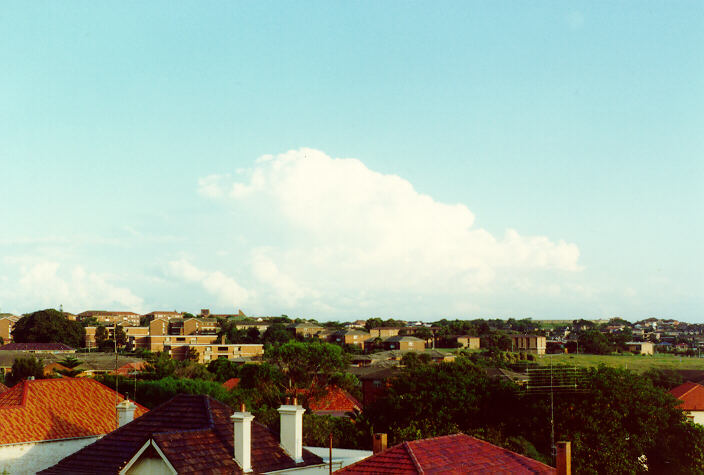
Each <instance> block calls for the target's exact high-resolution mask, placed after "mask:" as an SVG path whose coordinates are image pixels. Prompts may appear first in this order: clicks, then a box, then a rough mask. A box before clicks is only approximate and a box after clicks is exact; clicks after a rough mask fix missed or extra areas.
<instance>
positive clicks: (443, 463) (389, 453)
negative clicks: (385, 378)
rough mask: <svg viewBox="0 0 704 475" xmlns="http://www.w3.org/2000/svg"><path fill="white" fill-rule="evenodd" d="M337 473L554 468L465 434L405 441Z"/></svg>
mask: <svg viewBox="0 0 704 475" xmlns="http://www.w3.org/2000/svg"><path fill="white" fill-rule="evenodd" d="M335 473H340V474H343V473H396V474H416V473H486V474H489V473H492V474H493V473H506V474H529V473H544V474H554V473H555V469H554V468H552V467H550V466H548V465H545V464H543V463H541V462H538V461H536V460H533V459H531V458H528V457H525V456H523V455H520V454H517V453H515V452H511V451H510V450H506V449H503V448H501V447H498V446H496V445H493V444H490V443H489V442H485V441H483V440H480V439H476V438H474V437H470V436H468V435H465V434H454V435H445V436H442V437H435V438H432V439H421V440H414V441H411V442H403V443H401V444H399V445H396V446H394V447H391V448H390V449H386V450H384V451H383V452H379V453H378V454H376V455H373V456H371V457H369V458H366V459H364V460H362V461H360V462H357V463H355V464H352V465H349V466H347V467H345V468H343V469H342V470H338V471H337V472H335Z"/></svg>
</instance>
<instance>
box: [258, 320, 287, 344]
mask: <svg viewBox="0 0 704 475" xmlns="http://www.w3.org/2000/svg"><path fill="white" fill-rule="evenodd" d="M291 338H292V337H291V333H290V332H289V331H288V330H287V329H286V325H284V324H283V323H274V324H272V325H270V326H269V328H267V329H266V331H265V332H264V335H263V336H262V341H263V342H264V343H286V342H287V341H289V340H290V339H291Z"/></svg>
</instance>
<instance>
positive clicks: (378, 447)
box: [372, 433, 387, 454]
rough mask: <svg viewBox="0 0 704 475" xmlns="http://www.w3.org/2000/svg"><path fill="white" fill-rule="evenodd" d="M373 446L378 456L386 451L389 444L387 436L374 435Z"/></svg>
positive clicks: (381, 434)
mask: <svg viewBox="0 0 704 475" xmlns="http://www.w3.org/2000/svg"><path fill="white" fill-rule="evenodd" d="M372 444H373V446H374V447H373V449H374V453H375V454H378V453H379V452H382V451H384V450H386V444H387V439H386V434H383V433H379V434H374V440H372Z"/></svg>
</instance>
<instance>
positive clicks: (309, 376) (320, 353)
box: [264, 341, 347, 388]
mask: <svg viewBox="0 0 704 475" xmlns="http://www.w3.org/2000/svg"><path fill="white" fill-rule="evenodd" d="M264 358H265V359H266V360H267V361H268V362H270V363H272V364H274V365H276V366H278V368H279V369H280V370H281V372H282V373H283V374H284V375H285V376H286V378H287V379H288V387H289V388H293V387H308V386H310V385H312V386H314V387H319V383H320V382H321V380H325V379H326V378H327V377H329V376H331V375H332V374H333V373H336V372H340V371H343V370H344V369H345V367H346V366H347V357H346V355H345V354H344V352H343V351H342V348H341V347H340V346H338V345H333V344H330V343H321V342H311V343H303V342H299V341H290V342H288V343H284V344H282V345H278V346H271V347H268V348H267V350H266V351H265V353H264Z"/></svg>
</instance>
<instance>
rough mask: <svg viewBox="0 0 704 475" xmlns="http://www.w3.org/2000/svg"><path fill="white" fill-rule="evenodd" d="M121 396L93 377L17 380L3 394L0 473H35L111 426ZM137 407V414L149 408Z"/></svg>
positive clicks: (97, 436)
mask: <svg viewBox="0 0 704 475" xmlns="http://www.w3.org/2000/svg"><path fill="white" fill-rule="evenodd" d="M122 400H123V397H122V395H120V394H118V393H116V392H115V391H113V390H112V389H110V388H108V387H107V386H103V385H102V384H100V383H99V382H97V381H95V380H92V379H76V378H58V379H41V380H36V381H23V382H21V383H17V384H15V385H14V386H13V387H12V388H10V389H9V390H7V391H5V392H3V393H2V394H0V421H2V423H0V473H2V472H3V471H7V472H9V473H18V472H19V473H35V472H37V471H39V470H43V469H45V468H47V467H49V466H51V465H53V464H55V463H57V462H58V461H59V460H61V459H62V458H64V457H66V456H68V455H70V454H72V453H74V452H76V451H78V450H79V449H81V448H83V447H85V446H86V445H88V444H91V443H93V442H95V441H96V440H98V439H99V438H100V437H102V436H103V435H105V434H107V433H109V432H112V431H113V430H115V428H116V427H117V423H118V418H117V414H118V413H117V409H116V404H117V403H118V402H120V401H122ZM133 406H134V405H133ZM134 407H135V410H134V416H136V417H139V416H141V415H142V414H144V413H146V412H147V409H146V408H144V407H142V406H139V405H137V406H134Z"/></svg>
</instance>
